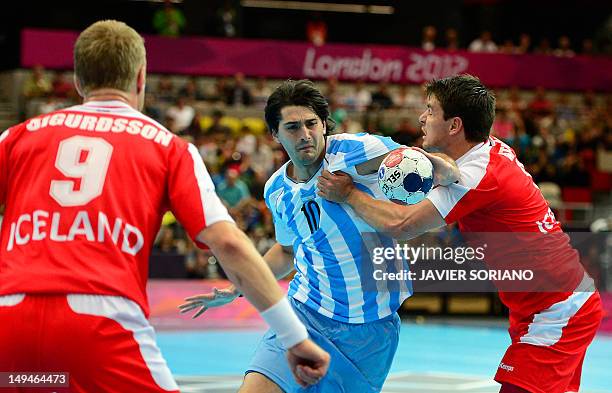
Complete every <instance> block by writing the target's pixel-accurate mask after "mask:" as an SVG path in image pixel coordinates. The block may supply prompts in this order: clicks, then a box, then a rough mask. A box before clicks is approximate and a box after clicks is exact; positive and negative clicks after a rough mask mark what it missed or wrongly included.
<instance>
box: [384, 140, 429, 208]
mask: <svg viewBox="0 0 612 393" xmlns="http://www.w3.org/2000/svg"><path fill="white" fill-rule="evenodd" d="M378 185H379V187H380V189H381V190H382V192H383V193H384V194H385V196H386V197H387V198H389V199H390V200H393V201H399V202H402V203H405V204H408V205H414V204H415V203H419V202H421V201H422V200H423V199H425V197H426V196H427V194H429V192H430V191H431V189H432V187H433V165H432V164H431V161H429V159H428V158H427V157H426V156H425V155H424V154H423V153H421V152H420V151H418V150H414V149H410V148H407V147H400V148H399V149H396V150H393V151H392V152H391V153H389V155H388V156H387V157H386V158H385V159H384V160H383V162H382V163H381V164H380V168H379V169H378Z"/></svg>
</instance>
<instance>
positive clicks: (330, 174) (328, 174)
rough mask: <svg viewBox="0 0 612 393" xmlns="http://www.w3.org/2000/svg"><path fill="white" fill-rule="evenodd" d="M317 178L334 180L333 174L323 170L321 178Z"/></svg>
mask: <svg viewBox="0 0 612 393" xmlns="http://www.w3.org/2000/svg"><path fill="white" fill-rule="evenodd" d="M319 178H323V179H327V180H331V179H333V178H334V174H333V173H331V172H330V171H328V170H327V169H323V171H322V172H321V176H319Z"/></svg>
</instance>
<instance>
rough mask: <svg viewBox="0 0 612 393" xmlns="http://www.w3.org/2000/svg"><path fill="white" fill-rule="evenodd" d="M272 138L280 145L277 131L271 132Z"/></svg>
mask: <svg viewBox="0 0 612 393" xmlns="http://www.w3.org/2000/svg"><path fill="white" fill-rule="evenodd" d="M272 139H274V142H276V143H278V144H279V145H280V141H279V140H278V131H276V132H275V133H273V134H272Z"/></svg>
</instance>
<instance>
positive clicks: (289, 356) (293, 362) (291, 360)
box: [287, 352, 308, 387]
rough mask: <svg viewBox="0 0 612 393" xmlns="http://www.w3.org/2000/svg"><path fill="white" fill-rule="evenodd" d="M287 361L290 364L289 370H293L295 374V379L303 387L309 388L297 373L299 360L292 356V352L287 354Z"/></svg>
mask: <svg viewBox="0 0 612 393" xmlns="http://www.w3.org/2000/svg"><path fill="white" fill-rule="evenodd" d="M287 360H288V362H289V368H290V369H291V373H292V374H293V379H295V381H296V382H297V383H298V384H299V385H300V386H302V387H306V386H308V385H307V384H306V382H305V381H304V380H302V378H301V377H300V376H299V375H298V371H297V362H298V360H299V358H298V357H297V356H295V355H294V354H292V353H291V352H287Z"/></svg>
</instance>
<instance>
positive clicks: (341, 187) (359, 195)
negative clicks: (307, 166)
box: [317, 171, 446, 238]
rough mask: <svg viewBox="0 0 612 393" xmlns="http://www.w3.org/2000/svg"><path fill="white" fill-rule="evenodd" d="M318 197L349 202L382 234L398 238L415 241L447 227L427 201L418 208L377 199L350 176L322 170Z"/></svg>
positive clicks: (418, 204) (417, 206) (318, 184)
mask: <svg viewBox="0 0 612 393" xmlns="http://www.w3.org/2000/svg"><path fill="white" fill-rule="evenodd" d="M317 187H318V189H319V190H318V191H317V194H318V195H320V196H321V197H323V198H325V199H327V200H330V201H333V202H338V203H347V204H348V205H350V206H351V207H352V208H353V210H354V211H355V213H357V214H358V215H359V216H360V217H361V218H363V219H364V220H365V221H366V222H367V223H368V224H370V225H371V226H372V227H374V228H375V229H376V230H378V231H381V232H388V233H391V234H394V235H395V236H396V237H401V238H412V237H416V236H419V235H421V234H423V233H425V232H428V231H430V230H432V229H435V228H439V227H442V226H444V225H446V223H445V222H444V219H443V218H442V216H441V215H440V213H439V212H438V210H437V209H436V208H435V207H434V205H433V204H432V203H431V202H430V201H429V200H427V199H425V200H424V201H422V202H420V203H417V204H416V205H398V204H396V203H393V202H389V201H383V200H378V199H374V198H372V197H371V196H369V195H368V194H366V193H365V192H363V191H360V190H358V189H357V188H356V187H355V184H354V183H353V180H352V179H351V177H350V176H349V175H347V174H346V173H343V172H336V173H330V172H328V171H323V173H322V174H321V176H320V177H319V179H318V183H317Z"/></svg>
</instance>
